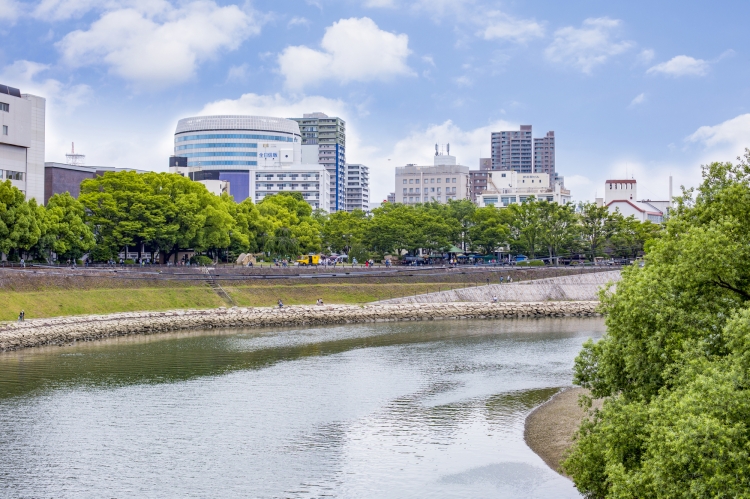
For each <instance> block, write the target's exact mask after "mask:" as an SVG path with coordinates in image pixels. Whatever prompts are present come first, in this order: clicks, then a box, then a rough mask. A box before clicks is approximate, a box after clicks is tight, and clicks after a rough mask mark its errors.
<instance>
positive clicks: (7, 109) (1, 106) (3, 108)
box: [0, 102, 10, 113]
mask: <svg viewBox="0 0 750 499" xmlns="http://www.w3.org/2000/svg"><path fill="white" fill-rule="evenodd" d="M0 111H5V112H6V113H9V112H10V104H6V103H5V102H0Z"/></svg>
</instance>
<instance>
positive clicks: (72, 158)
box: [65, 142, 86, 166]
mask: <svg viewBox="0 0 750 499" xmlns="http://www.w3.org/2000/svg"><path fill="white" fill-rule="evenodd" d="M65 160H66V161H67V162H68V164H69V165H73V166H83V164H84V162H85V161H86V155H85V154H76V144H75V142H71V143H70V153H69V154H66V155H65Z"/></svg>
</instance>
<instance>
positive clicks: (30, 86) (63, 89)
mask: <svg viewBox="0 0 750 499" xmlns="http://www.w3.org/2000/svg"><path fill="white" fill-rule="evenodd" d="M49 69H50V66H49V64H41V63H38V62H34V61H26V60H19V61H15V62H14V63H13V64H10V65H8V66H5V67H4V68H3V69H2V71H0V80H2V81H3V83H6V84H8V85H10V86H15V87H18V88H20V89H21V91H22V92H23V93H29V94H34V95H38V96H40V97H44V98H45V99H47V106H49V107H52V108H53V109H54V108H57V109H61V110H62V111H64V112H69V111H72V110H74V109H75V108H77V107H78V106H80V105H81V104H83V103H84V102H86V101H87V100H88V98H89V97H90V96H91V87H89V86H88V85H67V84H64V83H62V82H60V81H58V80H55V79H53V78H40V76H41V74H42V73H44V72H46V71H48V70H49Z"/></svg>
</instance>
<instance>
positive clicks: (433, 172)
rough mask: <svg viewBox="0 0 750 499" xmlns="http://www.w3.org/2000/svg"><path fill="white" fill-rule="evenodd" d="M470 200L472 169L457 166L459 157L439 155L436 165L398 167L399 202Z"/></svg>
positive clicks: (436, 158)
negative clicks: (470, 171)
mask: <svg viewBox="0 0 750 499" xmlns="http://www.w3.org/2000/svg"><path fill="white" fill-rule="evenodd" d="M469 197H470V194H469V167H468V166H461V165H457V164H456V157H455V156H450V155H447V154H438V153H435V159H434V165H433V166H418V165H413V164H411V165H406V166H399V167H396V202H397V203H407V204H416V203H428V202H431V201H437V202H438V203H445V202H448V201H451V200H459V199H468V198H469Z"/></svg>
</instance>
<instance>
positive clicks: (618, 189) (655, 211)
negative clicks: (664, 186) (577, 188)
mask: <svg viewBox="0 0 750 499" xmlns="http://www.w3.org/2000/svg"><path fill="white" fill-rule="evenodd" d="M596 204H597V205H599V206H602V205H604V206H606V207H607V209H608V210H609V211H610V212H615V211H619V212H620V213H621V214H622V215H623V216H624V217H630V216H633V217H635V219H636V220H639V221H641V222H645V221H646V220H648V221H651V222H654V223H662V222H663V221H664V217H665V216H666V215H667V213H668V211H669V210H670V209H671V207H672V177H669V200H668V201H651V200H648V199H647V200H640V201H638V183H637V182H636V181H635V179H625V180H616V179H612V180H607V181H606V182H605V183H604V199H601V198H597V199H596Z"/></svg>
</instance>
